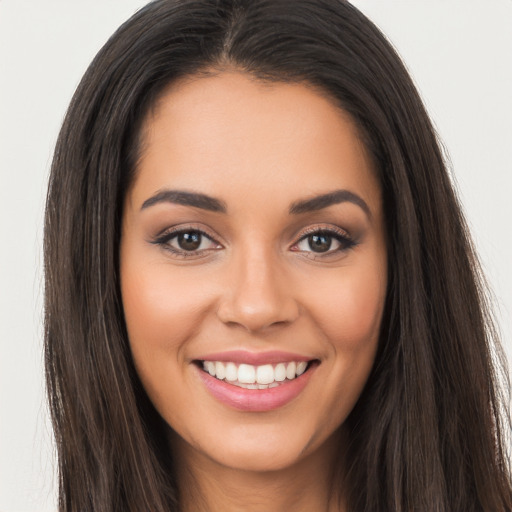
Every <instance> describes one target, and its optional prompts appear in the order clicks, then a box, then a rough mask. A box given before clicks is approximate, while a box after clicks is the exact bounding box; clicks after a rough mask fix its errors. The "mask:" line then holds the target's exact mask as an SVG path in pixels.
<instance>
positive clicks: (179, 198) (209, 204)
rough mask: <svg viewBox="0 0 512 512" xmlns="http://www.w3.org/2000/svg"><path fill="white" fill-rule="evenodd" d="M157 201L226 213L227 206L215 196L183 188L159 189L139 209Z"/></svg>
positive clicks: (152, 204) (157, 202)
mask: <svg viewBox="0 0 512 512" xmlns="http://www.w3.org/2000/svg"><path fill="white" fill-rule="evenodd" d="M159 203H174V204H181V205H184V206H193V207H195V208H201V209H203V210H209V211H211V212H219V213H226V211H227V208H226V205H225V203H224V202H223V201H221V200H220V199H216V198H215V197H211V196H207V195H206V194H200V193H199V192H186V191H184V190H161V191H159V192H157V193H156V194H155V195H154V196H151V197H150V198H149V199H146V200H145V201H144V202H143V203H142V206H141V210H144V209H146V208H149V207H150V206H154V205H155V204H159Z"/></svg>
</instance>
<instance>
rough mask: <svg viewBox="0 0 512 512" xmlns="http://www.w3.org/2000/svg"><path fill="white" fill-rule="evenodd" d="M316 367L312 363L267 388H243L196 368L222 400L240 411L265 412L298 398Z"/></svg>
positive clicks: (211, 390)
mask: <svg viewBox="0 0 512 512" xmlns="http://www.w3.org/2000/svg"><path fill="white" fill-rule="evenodd" d="M316 367H317V365H316V364H314V363H312V364H310V367H309V368H308V370H307V371H306V372H305V373H303V374H302V375H301V376H300V377H296V378H295V379H293V380H291V381H288V382H285V383H284V384H280V385H279V386H276V387H275V388H267V389H245V388H241V387H239V386H235V385H233V384H229V383H227V382H225V381H223V380H219V379H216V378H215V377H212V376H211V375H210V374H209V373H207V372H205V371H203V370H201V369H200V368H198V367H196V368H197V371H198V372H199V377H200V378H201V380H202V381H203V383H204V385H205V386H206V389H207V390H208V391H209V392H210V393H211V394H212V395H213V396H214V397H215V398H216V399H217V400H219V401H220V402H222V403H224V404H226V405H228V406H229V407H232V408H234V409H238V410H240V411H250V412H264V411H272V410H274V409H278V408H279V407H283V406H284V405H286V404H288V403H289V402H291V401H292V400H293V399H294V398H296V397H297V396H298V395H299V394H300V393H301V392H302V390H303V389H304V388H305V387H306V385H307V383H308V382H309V379H310V378H311V375H312V374H313V372H314V370H315V369H316Z"/></svg>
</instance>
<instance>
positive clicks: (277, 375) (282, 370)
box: [274, 363, 286, 382]
mask: <svg viewBox="0 0 512 512" xmlns="http://www.w3.org/2000/svg"><path fill="white" fill-rule="evenodd" d="M284 379H286V366H285V365H284V363H279V364H278V365H277V366H276V367H275V368H274V380H275V381H276V382H283V380H284Z"/></svg>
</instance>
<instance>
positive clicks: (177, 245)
mask: <svg viewBox="0 0 512 512" xmlns="http://www.w3.org/2000/svg"><path fill="white" fill-rule="evenodd" d="M152 243H154V244H156V245H159V246H161V247H162V248H163V249H166V250H168V251H170V252H171V253H174V254H175V255H182V256H197V255H200V254H204V253H205V252H206V251H209V250H211V249H220V248H221V247H222V246H221V245H220V244H219V243H217V242H216V241H215V240H213V239H212V238H210V237H209V236H208V235H207V234H205V233H203V232H202V231H200V230H198V229H183V230H179V231H171V232H167V233H164V234H162V235H161V236H159V237H158V238H156V239H155V240H154V241H153V242H152Z"/></svg>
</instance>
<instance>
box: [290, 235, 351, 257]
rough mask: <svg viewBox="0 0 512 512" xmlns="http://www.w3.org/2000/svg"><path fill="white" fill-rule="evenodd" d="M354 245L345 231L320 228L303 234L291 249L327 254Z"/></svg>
mask: <svg viewBox="0 0 512 512" xmlns="http://www.w3.org/2000/svg"><path fill="white" fill-rule="evenodd" d="M354 245H355V242H354V241H353V240H352V239H351V238H350V237H349V236H348V234H346V233H341V232H338V231H334V230H325V229H320V230H317V231H313V232H310V233H309V234H306V235H304V236H303V237H302V238H301V239H300V240H299V241H298V242H297V243H296V244H295V245H294V246H293V248H292V250H294V251H300V252H303V253H310V254H317V255H324V254H325V256H327V255H330V254H334V253H337V252H342V251H346V250H348V249H350V248H351V247H353V246H354Z"/></svg>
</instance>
